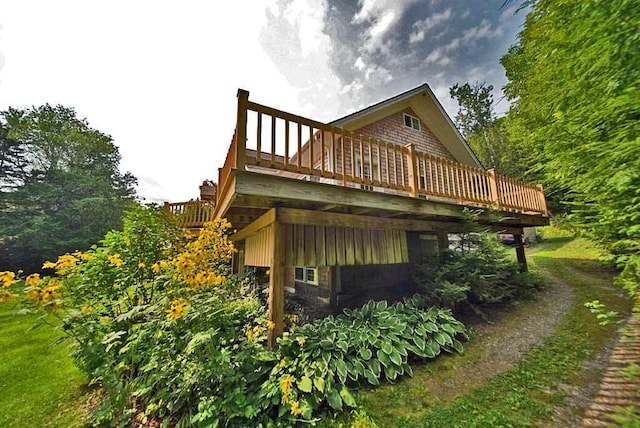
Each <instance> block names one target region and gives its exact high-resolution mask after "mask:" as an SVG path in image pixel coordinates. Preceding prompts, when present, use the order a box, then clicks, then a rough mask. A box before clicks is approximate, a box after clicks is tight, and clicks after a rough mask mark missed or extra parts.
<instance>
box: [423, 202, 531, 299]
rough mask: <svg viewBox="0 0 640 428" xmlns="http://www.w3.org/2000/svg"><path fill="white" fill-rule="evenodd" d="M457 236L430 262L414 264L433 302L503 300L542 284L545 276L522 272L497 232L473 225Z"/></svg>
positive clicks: (471, 215)
mask: <svg viewBox="0 0 640 428" xmlns="http://www.w3.org/2000/svg"><path fill="white" fill-rule="evenodd" d="M470 217H471V220H468V221H469V222H470V223H471V224H470V225H469V226H468V228H469V231H467V232H465V233H461V234H459V235H458V238H459V239H457V240H456V241H453V243H452V245H451V248H448V249H445V250H441V251H440V253H439V254H438V255H437V256H435V257H433V258H432V259H431V260H430V261H429V262H427V263H424V264H420V265H414V266H413V267H412V279H413V281H414V283H415V285H416V286H417V287H418V289H419V290H420V293H421V294H423V295H424V296H425V297H426V298H427V299H428V300H429V301H430V302H431V303H432V304H435V305H438V306H441V307H446V308H455V307H456V306H458V305H459V304H461V303H469V304H472V305H479V304H491V303H500V302H506V301H509V300H512V299H514V298H519V297H522V296H525V295H527V294H528V293H530V292H532V290H535V289H539V288H540V287H542V284H543V282H542V279H541V278H540V277H539V276H537V275H535V274H531V273H522V272H520V265H519V264H518V263H517V262H516V261H515V260H513V259H511V258H510V257H509V256H508V255H507V253H506V250H505V247H504V246H503V245H502V244H500V243H499V242H498V241H497V239H496V237H495V234H493V233H491V232H487V231H483V230H482V229H481V228H479V227H478V226H477V224H473V223H472V221H473V217H474V216H473V214H470Z"/></svg>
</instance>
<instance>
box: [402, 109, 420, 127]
mask: <svg viewBox="0 0 640 428" xmlns="http://www.w3.org/2000/svg"><path fill="white" fill-rule="evenodd" d="M402 114H403V117H402V118H403V121H404V126H406V127H407V128H411V129H415V130H416V131H419V130H420V119H418V118H417V117H415V116H412V115H410V114H408V113H402ZM407 119H409V120H408V121H409V122H410V123H411V125H408V124H407ZM414 125H415V126H414ZM416 126H417V128H416Z"/></svg>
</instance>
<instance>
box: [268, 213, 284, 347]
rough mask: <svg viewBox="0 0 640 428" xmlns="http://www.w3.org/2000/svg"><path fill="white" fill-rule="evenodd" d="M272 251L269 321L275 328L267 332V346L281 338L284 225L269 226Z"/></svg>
mask: <svg viewBox="0 0 640 428" xmlns="http://www.w3.org/2000/svg"><path fill="white" fill-rule="evenodd" d="M271 233H272V234H273V236H272V238H273V239H272V242H273V249H272V252H271V263H270V267H269V268H270V273H269V321H271V322H272V323H274V324H275V327H274V328H273V329H271V330H269V337H268V339H269V346H271V347H273V346H275V345H276V339H277V338H278V337H280V336H282V331H283V325H284V323H283V318H284V283H285V272H284V263H285V261H284V259H285V239H286V236H285V228H284V224H282V223H280V222H278V220H277V217H276V221H274V222H273V224H272V225H271Z"/></svg>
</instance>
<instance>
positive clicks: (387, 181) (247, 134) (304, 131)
mask: <svg viewBox="0 0 640 428" xmlns="http://www.w3.org/2000/svg"><path fill="white" fill-rule="evenodd" d="M252 167H253V168H257V169H260V170H263V169H265V168H266V169H269V170H276V171H285V172H286V173H290V175H291V176H293V177H297V178H306V179H313V180H317V181H322V182H325V183H330V184H335V185H342V186H351V187H359V188H362V189H365V190H373V191H376V190H378V191H392V192H396V193H399V194H405V195H408V196H413V197H416V198H423V199H425V198H426V199H430V198H434V199H444V200H448V201H450V202H452V203H457V204H463V205H475V206H485V207H493V208H496V209H498V210H504V211H517V212H521V213H527V214H537V215H542V216H548V212H547V207H546V201H545V198H544V193H543V189H542V186H541V185H538V186H532V185H529V184H525V183H522V182H519V181H517V180H514V179H511V178H508V177H503V176H499V175H497V174H495V171H493V170H487V171H485V170H483V169H480V168H476V167H473V166H469V165H464V164H460V163H457V162H453V161H451V160H449V159H444V158H440V157H436V156H433V155H430V154H427V153H421V152H418V151H417V150H416V149H415V147H414V146H413V145H411V144H409V145H406V146H404V147H402V146H398V145H396V144H391V143H388V142H385V141H382V140H379V139H377V138H372V137H369V136H366V135H361V134H359V133H356V132H352V131H346V130H344V129H341V128H338V127H335V126H332V125H328V124H325V123H321V122H318V121H315V120H312V119H307V118H304V117H301V116H296V115H293V114H291V113H287V112H284V111H280V110H276V109H274V108H271V107H267V106H263V105H260V104H256V103H254V102H251V101H249V93H248V92H247V91H244V90H239V91H238V111H237V122H236V129H235V132H234V135H233V138H232V140H231V146H230V147H229V152H228V153H227V158H226V160H225V163H224V166H223V167H222V168H220V169H219V179H218V184H219V189H220V191H219V192H218V205H220V202H221V199H222V198H224V197H225V195H226V193H227V187H228V186H229V177H230V174H231V170H232V169H246V168H252ZM264 172H266V173H268V171H266V170H264ZM385 189H389V190H385Z"/></svg>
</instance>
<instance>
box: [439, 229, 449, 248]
mask: <svg viewBox="0 0 640 428" xmlns="http://www.w3.org/2000/svg"><path fill="white" fill-rule="evenodd" d="M437 235H438V250H439V251H442V250H447V249H449V234H448V233H447V232H438V234H437Z"/></svg>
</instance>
